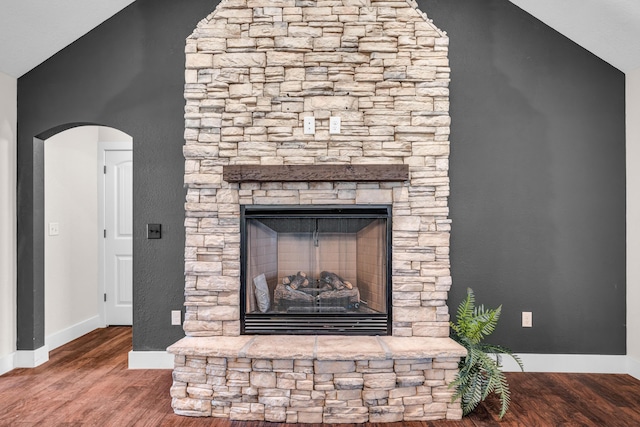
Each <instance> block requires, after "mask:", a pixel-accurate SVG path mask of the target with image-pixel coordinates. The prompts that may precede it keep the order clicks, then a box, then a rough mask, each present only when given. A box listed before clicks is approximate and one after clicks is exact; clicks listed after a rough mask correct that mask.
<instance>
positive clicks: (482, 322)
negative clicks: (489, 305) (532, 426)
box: [450, 289, 524, 418]
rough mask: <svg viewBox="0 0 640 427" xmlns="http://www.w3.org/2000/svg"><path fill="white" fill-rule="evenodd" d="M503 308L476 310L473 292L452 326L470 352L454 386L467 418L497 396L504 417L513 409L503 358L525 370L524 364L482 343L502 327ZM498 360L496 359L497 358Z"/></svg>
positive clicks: (518, 359)
mask: <svg viewBox="0 0 640 427" xmlns="http://www.w3.org/2000/svg"><path fill="white" fill-rule="evenodd" d="M501 311H502V305H501V306H499V307H498V308H494V309H485V308H484V306H483V305H480V306H479V307H476V304H475V296H474V294H473V290H472V289H467V297H466V298H465V299H464V301H462V302H461V303H460V305H459V306H458V311H457V313H456V316H457V317H456V322H455V323H453V322H450V324H451V338H453V339H454V340H455V341H457V342H458V343H460V344H461V345H462V346H464V347H465V348H466V349H467V356H466V357H464V358H462V359H461V360H460V364H459V366H458V368H459V372H458V376H457V377H456V379H455V381H453V382H452V383H451V385H450V387H456V393H455V395H454V396H453V400H456V399H458V398H460V400H461V403H462V412H463V414H464V415H467V414H469V413H470V412H471V411H473V410H474V409H475V408H476V406H478V404H479V403H480V402H481V401H483V400H484V399H486V398H487V396H489V394H491V393H495V394H496V395H497V396H498V397H499V398H500V402H501V409H500V418H502V417H503V416H504V414H506V412H507V410H508V409H509V402H510V393H509V384H508V383H507V379H506V378H505V375H504V373H503V372H502V370H500V367H501V364H500V361H501V355H502V354H508V355H509V356H511V357H512V358H513V359H514V360H515V361H516V362H517V363H518V365H519V366H520V369H522V370H523V371H524V368H523V365H522V361H521V360H520V358H518V356H516V355H515V354H513V352H512V351H511V350H509V349H508V348H505V347H502V346H499V345H494V344H487V343H484V342H482V341H483V340H484V338H485V337H487V336H488V335H491V333H492V332H493V331H494V330H495V328H496V325H497V324H498V319H499V318H500V312H501ZM494 357H495V358H494Z"/></svg>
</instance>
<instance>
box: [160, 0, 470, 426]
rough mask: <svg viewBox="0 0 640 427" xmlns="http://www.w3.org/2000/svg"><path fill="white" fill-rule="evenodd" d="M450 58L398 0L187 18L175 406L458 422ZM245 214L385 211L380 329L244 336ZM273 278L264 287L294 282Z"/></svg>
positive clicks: (235, 4)
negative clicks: (310, 124) (253, 209)
mask: <svg viewBox="0 0 640 427" xmlns="http://www.w3.org/2000/svg"><path fill="white" fill-rule="evenodd" d="M447 53H448V38H447V36H446V34H445V33H443V32H442V31H441V30H439V29H438V28H437V27H436V26H435V25H434V24H433V23H432V22H431V21H430V20H429V19H428V18H427V16H426V15H425V14H424V13H423V12H422V11H420V10H419V9H418V7H417V4H416V3H415V2H412V1H407V0H385V1H375V0H317V1H314V0H223V1H221V3H220V4H219V6H218V7H217V8H216V10H215V11H214V12H213V13H212V14H211V15H210V16H209V17H207V18H206V19H204V20H203V21H201V22H200V23H199V24H198V27H197V28H196V29H195V31H194V33H193V34H192V35H191V36H190V37H189V38H188V39H187V44H186V73H185V78H186V85H185V99H186V107H185V140H186V144H185V147H184V156H185V159H186V162H185V185H186V187H187V189H188V190H187V191H188V192H187V201H186V205H185V210H186V219H185V230H186V247H185V306H186V314H185V322H184V330H185V333H186V335H187V337H186V338H184V339H183V340H181V341H179V342H178V343H176V344H174V345H173V346H171V347H170V348H169V351H170V352H172V353H173V354H175V355H176V362H175V363H176V365H175V366H176V367H175V370H174V385H173V387H172V389H171V395H172V397H173V408H174V410H175V412H176V413H178V414H182V415H191V416H213V417H222V418H228V419H232V420H266V421H278V422H282V421H286V422H299V423H320V422H345V423H356V422H366V421H402V420H430V419H439V418H449V419H457V418H460V417H461V416H462V412H461V410H460V404H459V402H451V396H452V394H453V390H451V389H450V388H449V387H448V385H449V383H450V382H451V381H452V380H453V378H454V376H455V373H456V369H457V363H458V361H459V359H460V357H461V356H463V355H464V354H465V351H464V349H463V348H462V347H460V346H459V345H457V344H455V343H454V342H453V341H452V340H450V339H449V338H448V337H449V325H448V322H449V310H448V307H447V305H446V300H447V295H448V291H449V289H450V287H451V284H452V282H451V275H450V270H449V268H450V264H449V233H450V220H449V218H448V196H449V178H448V168H449V160H448V157H449V126H450V117H449V89H448V86H449V77H450V70H449V64H448V58H447ZM306 117H313V118H314V120H315V129H313V132H310V131H306V132H305V127H304V119H305V118H306ZM331 117H334V118H339V119H340V129H339V131H335V130H331V131H330V126H329V125H330V118H331ZM369 166H370V167H369ZM305 167H306V168H305ZM250 205H259V206H266V207H269V208H271V209H273V208H274V207H275V208H278V207H279V206H281V207H283V208H284V207H288V208H292V207H300V206H318V205H322V206H331V205H334V206H338V205H340V206H349V205H376V206H387V207H389V208H390V211H391V232H390V233H389V234H390V236H391V244H390V249H389V251H388V252H389V261H388V263H389V265H390V274H389V276H390V279H389V282H390V283H388V285H389V288H388V289H390V290H391V294H390V297H389V301H390V307H388V313H389V316H390V319H391V320H390V327H389V328H388V330H389V333H390V335H389V336H349V337H345V336H334V335H318V336H316V335H308V336H300V335H287V336H282V335H270V336H252V335H242V324H241V310H244V306H245V305H246V302H245V299H241V295H243V293H242V292H241V289H242V287H243V286H253V285H254V284H253V281H252V280H251V279H252V277H247V278H245V279H244V280H242V282H243V283H241V256H242V255H241V233H240V228H241V218H240V213H241V206H245V207H246V206H250ZM281 270H282V269H279V268H274V270H273V271H275V273H274V280H275V279H277V280H278V282H279V283H281V282H282V278H283V276H284V275H289V274H291V273H289V272H285V273H283V272H282V271H281ZM327 270H329V271H336V270H333V269H331V268H328V269H327ZM276 276H277V277H276ZM350 280H352V279H350ZM357 282H358V279H357V278H356V279H355V280H354V285H355V286H357V287H358V288H360V289H362V288H363V287H362V286H361V284H360V283H357ZM270 286H272V285H270ZM249 295H253V294H249ZM248 298H251V296H249V297H248ZM365 302H366V301H365ZM242 313H244V311H242Z"/></svg>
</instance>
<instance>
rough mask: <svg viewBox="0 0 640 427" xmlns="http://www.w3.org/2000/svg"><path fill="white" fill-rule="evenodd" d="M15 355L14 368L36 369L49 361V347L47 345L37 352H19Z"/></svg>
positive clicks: (36, 350)
mask: <svg viewBox="0 0 640 427" xmlns="http://www.w3.org/2000/svg"><path fill="white" fill-rule="evenodd" d="M14 354H15V358H14V368H35V367H37V366H40V365H42V364H43V363H46V362H48V361H49V347H47V346H46V345H43V346H42V347H40V348H37V349H35V350H18V351H16V352H15V353H14Z"/></svg>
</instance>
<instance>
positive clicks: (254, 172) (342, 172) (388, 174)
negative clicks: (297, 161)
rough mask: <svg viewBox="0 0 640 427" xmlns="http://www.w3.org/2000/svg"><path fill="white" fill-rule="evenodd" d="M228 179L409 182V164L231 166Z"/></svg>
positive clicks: (225, 174)
mask: <svg viewBox="0 0 640 427" xmlns="http://www.w3.org/2000/svg"><path fill="white" fill-rule="evenodd" d="M222 178H223V179H224V180H225V181H227V182H305V181H359V182H363V181H364V182H366V181H369V182H371V181H406V180H408V179H409V165H404V164H403V165H227V166H224V168H223V172H222Z"/></svg>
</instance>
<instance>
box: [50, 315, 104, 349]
mask: <svg viewBox="0 0 640 427" xmlns="http://www.w3.org/2000/svg"><path fill="white" fill-rule="evenodd" d="M102 327H104V325H103V324H102V322H101V321H100V316H94V317H90V318H89V319H86V320H83V321H82V322H79V323H76V324H75V325H71V326H69V327H68V328H66V329H63V330H61V331H58V332H55V333H53V334H51V335H48V336H46V337H45V339H44V342H45V345H46V346H48V347H49V350H54V349H56V348H58V347H60V346H63V345H65V344H66V343H68V342H71V341H73V340H75V339H76V338H80V337H81V336H83V335H85V334H88V333H89V332H91V331H93V330H95V329H98V328H102Z"/></svg>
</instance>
